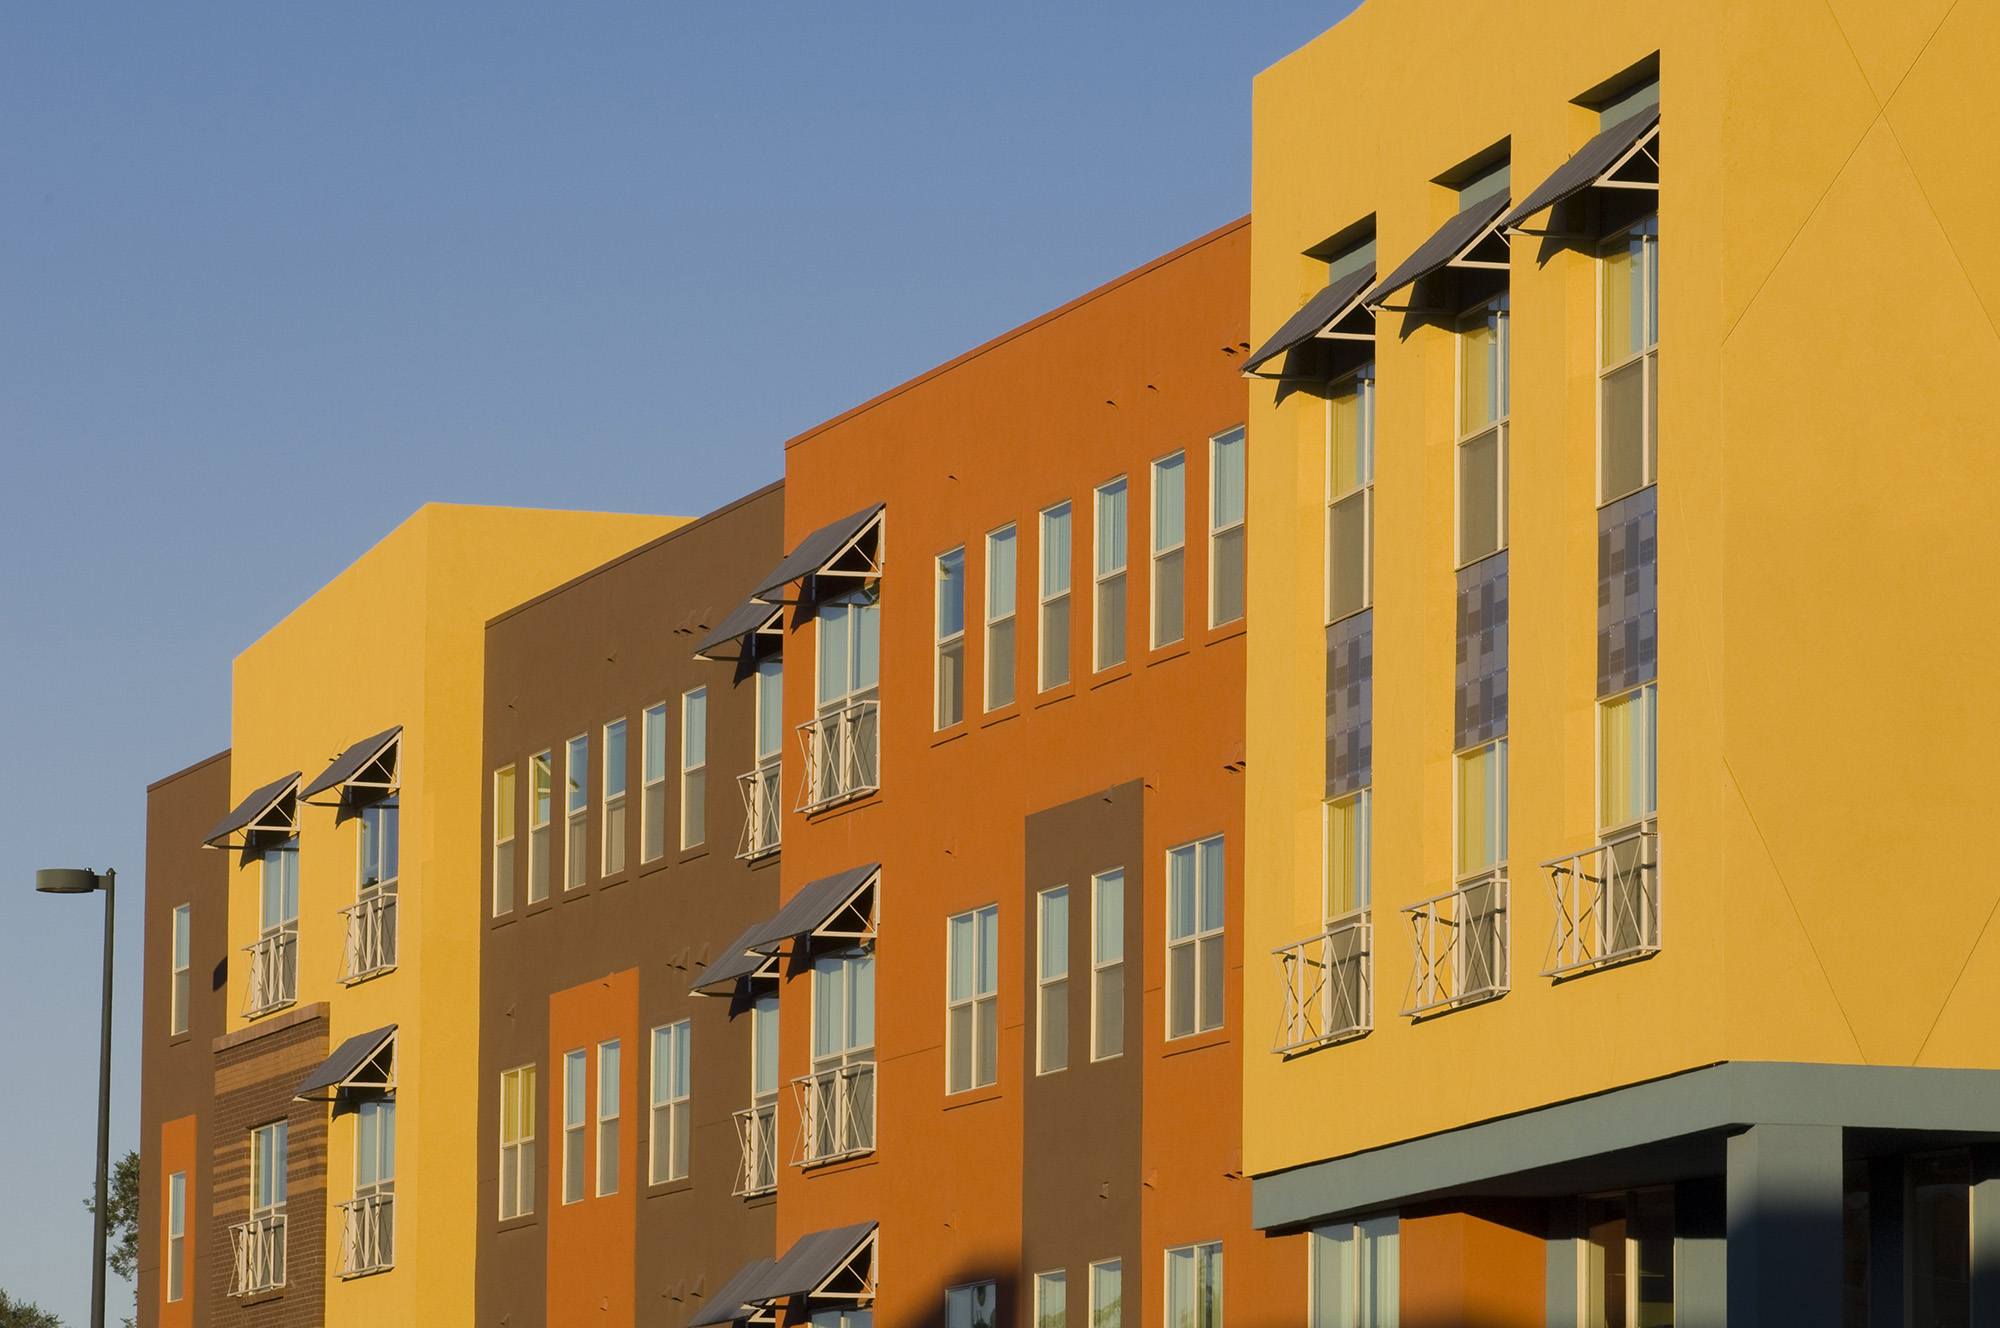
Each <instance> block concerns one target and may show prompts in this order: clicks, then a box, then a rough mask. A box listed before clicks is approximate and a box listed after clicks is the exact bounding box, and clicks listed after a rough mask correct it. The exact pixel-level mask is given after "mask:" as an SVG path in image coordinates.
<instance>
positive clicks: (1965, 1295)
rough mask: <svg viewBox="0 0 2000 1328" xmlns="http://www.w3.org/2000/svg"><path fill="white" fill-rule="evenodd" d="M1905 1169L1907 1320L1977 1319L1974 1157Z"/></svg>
mask: <svg viewBox="0 0 2000 1328" xmlns="http://www.w3.org/2000/svg"><path fill="white" fill-rule="evenodd" d="M1905 1174H1906V1176H1907V1177H1908V1179H1907V1180H1906V1182H1905V1184H1906V1185H1907V1187H1908V1188H1907V1190H1906V1193H1907V1195H1908V1198H1907V1199H1906V1200H1905V1202H1906V1203H1907V1204H1908V1205H1909V1209H1908V1215H1907V1217H1906V1218H1905V1222H1906V1223H1907V1235H1906V1236H1905V1240H1906V1241H1907V1242H1908V1244H1907V1245H1906V1246H1905V1248H1906V1249H1907V1250H1908V1253H1907V1254H1906V1255H1904V1257H1905V1258H1906V1259H1907V1260H1908V1261H1909V1262H1908V1263H1907V1264H1906V1265H1905V1267H1906V1268H1908V1269H1909V1274H1910V1281H1909V1284H1908V1287H1907V1289H1906V1290H1905V1291H1904V1293H1903V1294H1904V1295H1905V1296H1906V1297H1907V1300H1906V1301H1905V1304H1907V1305H1909V1306H1910V1309H1911V1311H1912V1313H1911V1315H1910V1317H1909V1319H1908V1320H1907V1322H1909V1323H1913V1324H1926V1325H1938V1328H1943V1326H1944V1325H1951V1328H1960V1326H1961V1325H1970V1324H1973V1323H1975V1322H1978V1321H1977V1320H1975V1319H1974V1318H1973V1317H1972V1310H1973V1304H1974V1301H1973V1295H1974V1293H1973V1286H1972V1278H1973V1264H1972V1241H1973V1231H1974V1223H1975V1221H1983V1220H1985V1217H1984V1216H1983V1215H1977V1214H1975V1213H1974V1212H1973V1211H1972V1204H1973V1191H1972V1159H1971V1158H1970V1157H1968V1156H1967V1155H1966V1153H1965V1152H1964V1151H1962V1150H1960V1151H1954V1152H1950V1153H1931V1154H1925V1155H1919V1156H1916V1157H1911V1158H1909V1159H1908V1161H1907V1163H1906V1169H1905ZM1609 1253H1610V1251H1608V1250H1607V1251H1606V1254H1607V1255H1609ZM1668 1266H1671V1265H1668Z"/></svg>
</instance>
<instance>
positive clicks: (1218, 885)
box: [1165, 835, 1229, 1042]
mask: <svg viewBox="0 0 2000 1328" xmlns="http://www.w3.org/2000/svg"><path fill="white" fill-rule="evenodd" d="M1210 844H1215V845H1217V846H1218V847H1219V849H1220V853H1219V856H1220V857H1221V859H1222V879H1221V880H1220V881H1217V882H1215V884H1214V888H1215V889H1216V890H1217V891H1218V892H1220V894H1221V907H1220V909H1219V910H1218V912H1219V913H1220V914H1221V921H1218V922H1217V923H1216V924H1215V925H1214V926H1206V925H1204V923H1203V921H1202V898H1203V895H1204V893H1205V890H1204V885H1205V884H1206V882H1205V877H1204V873H1203V870H1202V867H1203V863H1204V862H1205V861H1206V860H1207V855H1206V854H1205V853H1204V852H1203V850H1204V849H1205V848H1207V847H1208V845H1210ZM1180 853H1186V854H1188V855H1189V857H1190V859H1191V860H1192V863H1193V866H1192V871H1193V880H1192V883H1191V884H1192V888H1193V890H1194V901H1193V909H1194V926H1193V929H1192V930H1190V931H1188V932H1187V933H1185V934H1184V935H1180V936H1176V935H1175V934H1174V927H1175V922H1174V916H1173V915H1174V907H1173V888H1174V886H1173V879H1174V857H1175V855H1176V854H1180ZM1228 864H1229V857H1228V845H1227V843H1226V842H1225V840H1224V837H1223V836H1222V835H1204V836H1202V837H1201V838H1200V839H1191V840H1189V841H1187V842H1186V843H1184V844H1176V845H1174V846H1173V847H1172V848H1169V849H1168V850H1167V862H1166V868H1167V870H1166V879H1167V926H1166V934H1167V951H1166V965H1167V966H1166V975H1167V981H1166V989H1167V990H1166V1002H1165V1004H1166V1011H1165V1014H1166V1021H1167V1030H1166V1031H1167V1040H1168V1041H1170V1042H1171V1041H1175V1040H1178V1039H1180V1038H1188V1037H1198V1036H1200V1035H1201V1034H1204V1033H1213V1032H1216V1031H1217V1030H1219V1029H1222V1028H1225V1027H1227V1026H1228V1023H1229V998H1228V983H1229V955H1228V951H1227V948H1226V945H1227V942H1226V941H1225V939H1224V937H1225V934H1226V932H1227V931H1228V918H1229V892H1228V880H1229V869H1228ZM1209 944H1214V945H1217V946H1222V947H1225V948H1224V950H1223V957H1222V963H1221V980H1222V983H1223V990H1222V992H1220V993H1218V994H1217V996H1216V1005H1217V1006H1218V1007H1219V1009H1220V1010H1221V1017H1220V1018H1219V1019H1218V1020H1217V1022H1215V1023H1213V1024H1204V1023H1203V1022H1202V1012H1203V1010H1204V1009H1205V1008H1206V1007H1207V1005H1208V1001H1207V999H1206V998H1207V997H1208V995H1209V991H1208V986H1207V979H1206V978H1204V977H1203V976H1202V973H1203V969H1204V967H1205V965H1204V964H1203V963H1202V951H1203V950H1204V948H1205V947H1206V946H1208V945H1209ZM1180 949H1188V950H1190V951H1192V953H1193V962H1192V969H1193V972H1194V979H1193V981H1194V993H1193V1001H1194V1018H1193V1022H1192V1026H1191V1027H1190V1028H1189V1029H1188V1030H1187V1031H1185V1032H1181V1033H1176V1032H1175V1031H1174V996H1175V987H1174V952H1175V951H1176V950H1180Z"/></svg>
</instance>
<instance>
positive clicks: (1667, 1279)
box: [1577, 1189, 1964, 1328]
mask: <svg viewBox="0 0 2000 1328" xmlns="http://www.w3.org/2000/svg"><path fill="white" fill-rule="evenodd" d="M1583 1231H1584V1242H1583V1259H1582V1266H1581V1267H1580V1268H1579V1269H1578V1270H1577V1271H1578V1273H1579V1274H1580V1275H1581V1281H1582V1282H1583V1287H1582V1291H1583V1305H1584V1322H1585V1323H1586V1324H1587V1325H1589V1328H1624V1325H1627V1324H1630V1325H1633V1328H1638V1326H1639V1325H1641V1324H1654V1323H1672V1322H1673V1321H1674V1192H1673V1191H1672V1190H1670V1189H1656V1190H1637V1191H1628V1192H1626V1193H1624V1194H1613V1195H1603V1196H1597V1197H1592V1198H1586V1199H1585V1200H1584V1201H1583ZM1952 1321H1953V1320H1951V1319H1949V1318H1943V1319H1939V1318H1933V1317H1930V1316H1928V1315H1925V1316H1922V1317H1919V1318H1917V1319H1915V1320H1913V1322H1916V1323H1923V1324H1935V1323H1950V1322H1952ZM1958 1322H1961V1323H1962V1322H1964V1320H1962V1319H1961V1320H1958Z"/></svg>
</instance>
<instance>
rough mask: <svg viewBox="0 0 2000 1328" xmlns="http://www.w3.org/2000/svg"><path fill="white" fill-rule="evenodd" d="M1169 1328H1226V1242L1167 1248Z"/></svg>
mask: <svg viewBox="0 0 2000 1328" xmlns="http://www.w3.org/2000/svg"><path fill="white" fill-rule="evenodd" d="M1166 1325H1167V1328H1222V1242H1221V1241H1219V1240H1217V1241H1209V1242H1208V1243H1206V1244H1202V1245H1182V1246H1180V1247H1178V1248H1176V1249H1170V1250H1168V1251H1167V1318H1166Z"/></svg>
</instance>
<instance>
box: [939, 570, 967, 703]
mask: <svg viewBox="0 0 2000 1328" xmlns="http://www.w3.org/2000/svg"><path fill="white" fill-rule="evenodd" d="M964 718H965V550H964V549H963V548H957V549H953V550H951V551H950V552H949V553H941V554H939V555H938V559H937V727H938V728H940V729H948V728H950V727H951V726H952V725H954V724H956V723H958V722H959V721H960V720H962V719H964Z"/></svg>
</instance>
